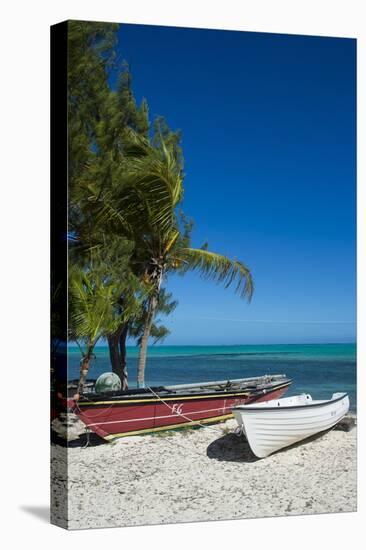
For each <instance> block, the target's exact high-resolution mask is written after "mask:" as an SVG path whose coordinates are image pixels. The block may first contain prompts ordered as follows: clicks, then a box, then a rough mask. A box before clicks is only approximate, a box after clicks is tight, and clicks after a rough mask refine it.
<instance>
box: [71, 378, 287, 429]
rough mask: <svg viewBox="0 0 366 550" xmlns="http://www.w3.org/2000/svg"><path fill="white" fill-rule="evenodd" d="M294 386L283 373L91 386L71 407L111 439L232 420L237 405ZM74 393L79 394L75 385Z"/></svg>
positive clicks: (275, 396) (277, 394)
mask: <svg viewBox="0 0 366 550" xmlns="http://www.w3.org/2000/svg"><path fill="white" fill-rule="evenodd" d="M290 384H291V380H290V379H288V378H287V377H286V375H282V374H280V375H265V376H260V377H255V378H242V379H238V380H221V381H215V382H202V383H196V384H180V385H177V386H160V387H155V388H144V389H131V390H128V391H124V392H121V391H112V392H111V391H110V392H106V393H96V392H95V389H94V385H93V383H91V384H89V385H88V386H87V387H86V388H85V389H84V392H83V394H82V395H81V397H80V399H79V400H78V401H75V400H74V399H73V398H71V397H70V398H69V399H68V401H67V405H68V407H69V410H70V411H72V412H74V413H76V414H77V415H78V416H79V418H80V419H81V420H82V421H83V422H84V424H86V426H87V427H88V428H90V429H91V430H92V431H93V432H95V433H96V434H98V435H99V436H100V437H103V438H104V439H106V440H111V439H114V438H116V437H123V436H128V435H140V434H144V433H150V432H156V431H160V430H168V429H175V428H181V427H184V426H194V425H200V424H207V423H211V422H219V421H222V420H226V419H228V418H232V412H231V408H232V407H234V406H235V405H240V404H244V403H252V402H260V401H263V400H264V399H267V400H268V397H269V396H270V397H271V398H279V397H281V396H282V395H283V394H284V393H285V391H286V390H287V388H288V387H289V386H290ZM75 387H76V386H75ZM69 391H70V395H72V394H73V393H75V389H73V387H72V384H71V385H70V386H69Z"/></svg>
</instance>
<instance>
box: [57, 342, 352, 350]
mask: <svg viewBox="0 0 366 550" xmlns="http://www.w3.org/2000/svg"><path fill="white" fill-rule="evenodd" d="M346 345H350V346H351V345H353V346H356V345H357V341H352V342H291V343H286V342H275V343H271V342H270V343H265V344H264V343H261V344H258V343H257V344H149V346H148V347H149V348H200V347H201V348H207V347H210V348H215V347H217V348H225V347H226V348H231V347H249V346H250V347H254V346H262V347H264V346H346ZM67 346H68V347H70V348H76V349H79V348H78V346H77V344H74V343H71V342H68V343H67ZM95 347H96V348H104V347H108V344H107V343H103V344H96V346H95ZM138 347H139V346H138V345H134V344H127V345H126V348H138Z"/></svg>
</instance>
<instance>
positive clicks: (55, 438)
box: [51, 430, 109, 449]
mask: <svg viewBox="0 0 366 550" xmlns="http://www.w3.org/2000/svg"><path fill="white" fill-rule="evenodd" d="M51 442H52V443H53V444H54V445H60V447H68V448H69V449H73V448H75V447H98V446H99V445H109V443H108V441H105V440H104V439H102V438H101V437H99V436H98V435H97V434H95V433H93V432H91V433H85V434H81V435H80V436H79V437H78V438H77V439H74V440H73V441H67V440H66V439H64V438H62V437H60V436H59V435H57V434H56V433H55V432H54V431H53V430H51Z"/></svg>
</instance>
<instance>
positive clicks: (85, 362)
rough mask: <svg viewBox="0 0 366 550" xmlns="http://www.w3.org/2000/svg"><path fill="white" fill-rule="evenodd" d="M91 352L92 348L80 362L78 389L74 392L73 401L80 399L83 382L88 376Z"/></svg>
mask: <svg viewBox="0 0 366 550" xmlns="http://www.w3.org/2000/svg"><path fill="white" fill-rule="evenodd" d="M92 351H93V348H89V349H88V351H87V353H86V354H85V355H84V357H83V359H82V361H81V365H80V377H79V383H78V389H77V390H76V394H75V395H74V399H76V400H78V399H79V398H80V394H81V393H82V391H83V388H84V384H85V380H86V378H87V376H88V372H89V365H90V359H91V355H92Z"/></svg>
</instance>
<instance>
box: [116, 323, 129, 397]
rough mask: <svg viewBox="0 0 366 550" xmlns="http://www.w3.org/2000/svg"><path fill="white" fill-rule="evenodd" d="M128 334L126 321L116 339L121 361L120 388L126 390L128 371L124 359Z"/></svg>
mask: <svg viewBox="0 0 366 550" xmlns="http://www.w3.org/2000/svg"><path fill="white" fill-rule="evenodd" d="M127 334H128V324H127V323H126V324H125V325H124V326H123V329H122V331H121V334H120V336H119V340H118V346H119V356H120V361H121V372H122V378H121V381H122V390H128V371H127V361H126V340H127Z"/></svg>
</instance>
